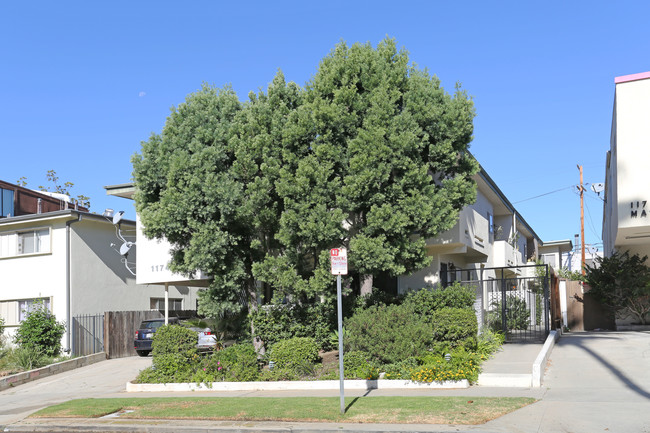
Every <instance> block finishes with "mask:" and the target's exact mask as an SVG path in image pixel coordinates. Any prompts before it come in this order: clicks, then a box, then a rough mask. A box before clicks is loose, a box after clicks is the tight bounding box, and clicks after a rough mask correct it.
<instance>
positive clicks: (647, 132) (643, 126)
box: [604, 78, 650, 254]
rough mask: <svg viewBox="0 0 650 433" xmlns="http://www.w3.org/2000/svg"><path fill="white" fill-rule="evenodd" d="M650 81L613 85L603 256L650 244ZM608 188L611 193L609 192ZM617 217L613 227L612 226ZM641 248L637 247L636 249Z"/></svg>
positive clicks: (640, 248) (643, 248)
mask: <svg viewBox="0 0 650 433" xmlns="http://www.w3.org/2000/svg"><path fill="white" fill-rule="evenodd" d="M649 118H650V78H645V79H638V80H633V81H624V80H623V81H622V82H619V83H618V84H616V96H615V110H614V119H613V122H612V143H611V150H610V151H611V157H610V174H611V175H609V174H608V176H607V179H608V181H609V182H610V184H611V185H608V192H610V196H609V197H608V201H609V204H611V205H612V206H614V203H615V208H610V209H608V210H606V211H605V218H606V222H605V230H607V231H608V232H609V233H608V234H607V235H606V236H604V237H605V239H606V240H607V244H606V247H607V248H606V250H605V253H606V254H610V253H611V251H607V249H610V242H611V239H612V238H614V239H615V248H616V249H621V250H625V249H633V248H636V249H639V250H645V249H646V248H645V247H643V245H648V244H650V180H649V179H650V178H649V177H648V163H649V161H650V122H649V121H648V119H649ZM609 188H611V191H610V190H609ZM614 217H616V220H615V221H616V222H617V224H616V225H612V224H611V222H612V221H613V218H614ZM635 246H640V247H635Z"/></svg>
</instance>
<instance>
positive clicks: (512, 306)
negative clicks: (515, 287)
mask: <svg viewBox="0 0 650 433" xmlns="http://www.w3.org/2000/svg"><path fill="white" fill-rule="evenodd" d="M502 315H503V312H502V304H501V300H498V301H493V302H492V310H490V311H489V312H488V314H487V322H488V324H489V326H490V328H491V329H492V330H494V331H497V332H498V331H502V330H503V322H502V321H501V317H502ZM506 324H507V329H508V331H511V330H520V331H523V330H526V329H528V325H530V310H529V309H528V308H526V301H524V300H523V299H521V298H520V297H518V296H516V295H507V296H506Z"/></svg>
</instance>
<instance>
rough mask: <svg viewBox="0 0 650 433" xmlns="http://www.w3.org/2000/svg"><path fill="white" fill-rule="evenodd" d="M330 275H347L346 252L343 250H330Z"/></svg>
mask: <svg viewBox="0 0 650 433" xmlns="http://www.w3.org/2000/svg"><path fill="white" fill-rule="evenodd" d="M330 262H331V264H332V275H347V274H348V252H347V250H346V249H345V248H332V249H331V250H330Z"/></svg>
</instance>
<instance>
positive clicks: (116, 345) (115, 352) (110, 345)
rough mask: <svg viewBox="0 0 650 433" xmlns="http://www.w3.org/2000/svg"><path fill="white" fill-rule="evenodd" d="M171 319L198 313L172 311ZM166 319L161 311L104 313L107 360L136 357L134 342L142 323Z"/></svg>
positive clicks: (192, 315) (170, 313)
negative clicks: (149, 320) (136, 332)
mask: <svg viewBox="0 0 650 433" xmlns="http://www.w3.org/2000/svg"><path fill="white" fill-rule="evenodd" d="M169 316H170V317H194V316H196V311H193V310H186V311H170V312H169ZM163 317H165V315H164V313H163V312H161V311H155V310H154V311H107V312H106V313H104V352H106V357H107V358H124V357H127V356H135V355H136V353H135V349H134V348H133V340H134V336H135V331H136V330H137V329H138V326H139V325H140V322H142V321H143V320H148V319H161V318H163Z"/></svg>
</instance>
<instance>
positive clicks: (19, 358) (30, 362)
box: [13, 346, 50, 370]
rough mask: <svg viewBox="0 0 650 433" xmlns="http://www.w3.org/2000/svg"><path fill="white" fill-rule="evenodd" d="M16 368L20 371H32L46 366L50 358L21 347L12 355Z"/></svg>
mask: <svg viewBox="0 0 650 433" xmlns="http://www.w3.org/2000/svg"><path fill="white" fill-rule="evenodd" d="M13 356H14V359H15V362H16V366H17V367H19V368H20V369H22V370H32V369H34V368H40V367H43V366H45V365H47V364H48V362H49V360H50V358H48V357H47V356H45V355H43V353H42V352H40V351H39V350H38V349H36V348H33V347H28V346H21V347H19V348H17V349H16V350H14V353H13Z"/></svg>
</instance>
